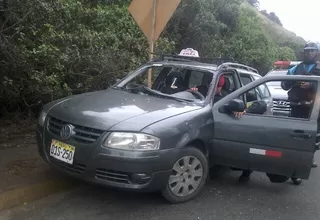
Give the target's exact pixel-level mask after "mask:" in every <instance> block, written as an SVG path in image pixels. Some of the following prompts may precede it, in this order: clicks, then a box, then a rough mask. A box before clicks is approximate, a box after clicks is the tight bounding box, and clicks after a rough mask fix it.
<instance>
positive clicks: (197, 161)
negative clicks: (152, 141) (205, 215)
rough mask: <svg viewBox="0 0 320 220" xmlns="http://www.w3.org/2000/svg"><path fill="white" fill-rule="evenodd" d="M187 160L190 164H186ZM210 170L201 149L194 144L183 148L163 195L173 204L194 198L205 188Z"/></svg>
mask: <svg viewBox="0 0 320 220" xmlns="http://www.w3.org/2000/svg"><path fill="white" fill-rule="evenodd" d="M187 161H189V162H187ZM186 162H187V163H188V165H185V163H186ZM177 170H178V171H179V172H177ZM208 170H209V166H208V161H207V158H206V157H205V155H204V154H203V153H202V152H201V151H200V150H198V149H197V148H195V147H192V146H188V147H186V148H183V149H181V153H180V154H179V157H178V158H177V160H176V161H175V162H174V164H173V166H172V174H171V175H170V177H169V179H168V183H167V185H166V187H165V189H164V190H162V195H163V196H164V198H166V200H167V201H169V202H170V203H173V204H176V203H184V202H187V201H190V200H191V199H194V198H195V197H197V196H198V195H199V194H200V193H201V192H202V190H203V188H204V185H205V183H206V180H207V177H208ZM187 190H188V192H187Z"/></svg>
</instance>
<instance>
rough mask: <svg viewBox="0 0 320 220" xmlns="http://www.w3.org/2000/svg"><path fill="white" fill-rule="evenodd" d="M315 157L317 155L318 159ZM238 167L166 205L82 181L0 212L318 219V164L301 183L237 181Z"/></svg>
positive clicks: (106, 217)
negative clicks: (189, 197)
mask: <svg viewBox="0 0 320 220" xmlns="http://www.w3.org/2000/svg"><path fill="white" fill-rule="evenodd" d="M319 155H320V154H319ZM319 158H320V157H319V156H317V160H318V161H320V159H319ZM239 174H240V173H239V172H223V173H222V174H221V175H220V177H218V178H217V177H216V178H213V179H212V180H210V181H208V183H207V185H206V188H205V190H204V192H203V193H202V194H201V196H200V197H198V198H197V199H195V200H193V201H191V202H189V203H185V204H178V205H171V204H167V203H166V202H165V200H163V199H162V197H161V196H160V195H159V194H156V193H154V194H140V193H128V192H122V191H116V190H111V189H105V188H102V187H96V186H93V185H89V184H84V185H83V186H81V187H80V188H77V189H73V190H71V191H68V192H64V193H60V194H56V195H53V196H50V197H47V198H44V199H42V200H40V201H37V202H35V203H33V204H26V205H24V206H23V207H18V208H15V209H12V210H9V211H5V212H2V213H0V219H1V220H9V219H10V220H38V219H46V220H73V219H74V220H91V219H95V220H118V219H119V220H122V219H123V220H125V219H128V220H142V219H146V220H160V219H161V220H189V219H190V220H211V219H215V220H268V219H270V220H275V219H281V220H282V219H284V220H287V219H288V220H301V219H302V220H317V219H320V190H319V187H320V168H315V169H313V170H312V174H311V177H310V179H309V180H308V181H304V182H303V183H302V185H300V186H295V185H293V184H292V183H291V181H288V182H287V183H284V184H273V183H270V182H269V180H268V179H267V177H266V176H265V175H264V174H260V173H254V174H253V176H252V180H251V181H250V182H249V183H245V184H243V183H238V182H237V177H238V176H239Z"/></svg>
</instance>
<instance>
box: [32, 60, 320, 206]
mask: <svg viewBox="0 0 320 220" xmlns="http://www.w3.org/2000/svg"><path fill="white" fill-rule="evenodd" d="M221 75H223V76H224V77H225V83H224V85H223V88H222V91H223V92H224V94H225V97H224V98H222V99H220V100H219V101H218V102H216V103H214V97H215V95H216V92H215V91H216V85H217V83H218V78H219V77H220V76H221ZM302 79H303V80H313V81H315V82H316V83H317V84H318V83H319V79H318V78H315V77H306V78H303V77H301V76H280V77H263V78H262V77H260V75H259V74H257V72H256V71H252V69H250V68H247V67H246V66H243V65H240V64H232V63H228V64H225V63H224V64H221V65H219V66H217V65H213V64H207V63H201V62H200V61H195V60H189V59H184V58H181V57H180V58H176V57H162V58H161V59H158V60H154V61H152V62H149V63H147V64H145V65H143V66H141V67H140V68H138V69H137V70H136V71H133V72H132V73H130V74H129V75H128V76H127V77H125V78H124V79H122V80H121V81H119V82H117V83H116V84H115V85H114V86H112V87H110V88H108V89H107V90H103V91H97V92H91V93H85V94H80V95H74V96H70V97H65V98H63V99H59V100H56V101H53V102H51V103H49V104H47V105H45V106H44V108H43V110H42V112H41V114H40V117H39V120H38V126H37V141H38V146H39V152H40V155H41V156H42V157H43V158H44V160H45V161H47V162H48V163H49V164H50V165H51V166H52V167H54V168H56V169H59V170H61V171H63V172H65V173H67V174H69V175H71V176H73V177H76V178H79V179H83V180H86V181H90V182H94V183H97V184H102V185H105V186H111V187H117V188H122V189H128V190H136V191H144V192H150V191H162V194H163V195H164V197H165V198H166V199H167V200H169V201H170V202H172V203H179V202H186V201H188V200H190V199H193V198H195V197H196V196H197V195H198V194H199V193H200V192H201V191H202V189H203V187H204V184H205V182H206V179H207V176H208V171H209V168H210V167H212V166H214V165H222V166H228V167H232V168H237V169H250V170H255V171H261V172H265V173H267V174H272V175H283V176H285V177H301V178H304V179H307V178H308V177H309V173H310V168H311V163H312V158H313V153H314V145H315V140H316V134H317V128H316V118H317V116H318V115H317V114H318V112H319V103H318V102H319V101H318V100H319V99H316V100H317V101H316V102H315V105H314V107H313V111H312V114H311V116H310V119H308V120H304V119H292V118H285V119H284V118H281V117H278V116H274V115H273V114H272V98H271V97H270V92H269V91H268V88H267V87H266V83H267V82H269V81H274V80H302ZM243 80H249V81H246V82H244V81H243ZM244 84H246V85H244ZM195 87H196V88H197V90H190V88H195ZM248 99H250V100H249V101H248ZM261 101H263V102H264V103H266V105H265V110H264V112H265V113H263V114H255V113H254V112H250V111H247V110H248V109H249V108H250V107H249V105H248V103H249V102H250V103H251V104H252V103H255V102H261ZM252 105H253V104H252ZM245 109H247V110H246V111H247V113H245V114H244V115H243V116H242V118H240V119H238V118H235V117H234V116H233V112H242V111H244V110H245Z"/></svg>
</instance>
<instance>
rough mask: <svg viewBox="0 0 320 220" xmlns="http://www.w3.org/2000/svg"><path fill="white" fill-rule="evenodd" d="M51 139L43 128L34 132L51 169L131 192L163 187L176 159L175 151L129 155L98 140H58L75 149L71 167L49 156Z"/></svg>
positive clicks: (129, 153)
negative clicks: (88, 141) (83, 142)
mask: <svg viewBox="0 0 320 220" xmlns="http://www.w3.org/2000/svg"><path fill="white" fill-rule="evenodd" d="M53 138H54V139H56V140H59V137H57V136H55V135H53V134H51V133H50V132H49V131H47V130H46V129H41V128H38V129H37V143H38V149H39V153H40V155H41V157H42V158H43V159H44V160H45V161H47V162H48V163H49V164H50V165H51V166H52V167H54V168H56V169H58V170H60V171H62V172H64V173H66V174H68V175H70V176H73V177H75V178H78V179H82V180H85V181H89V182H93V183H97V184H100V185H104V186H111V187H117V188H122V189H129V190H134V191H143V192H151V191H158V190H161V189H163V188H165V186H166V184H167V182H168V178H169V176H170V174H171V169H172V166H173V164H174V162H175V159H176V157H177V150H175V149H170V150H161V151H157V152H131V151H123V150H117V149H108V148H103V147H102V146H101V143H102V140H98V141H97V142H96V143H93V144H75V143H68V142H66V141H62V142H65V143H67V144H70V145H73V146H75V147H76V152H75V155H74V162H73V164H72V165H71V164H67V163H65V162H62V161H59V160H56V159H55V158H53V157H51V156H50V155H49V148H50V143H51V140H52V139H53Z"/></svg>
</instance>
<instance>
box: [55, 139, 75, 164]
mask: <svg viewBox="0 0 320 220" xmlns="http://www.w3.org/2000/svg"><path fill="white" fill-rule="evenodd" d="M75 151H76V148H75V147H74V146H71V145H69V144H65V143H62V142H60V141H57V140H52V142H51V146H50V156H51V157H54V158H56V159H57V160H60V161H63V162H65V163H68V164H73V157H74V153H75Z"/></svg>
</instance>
